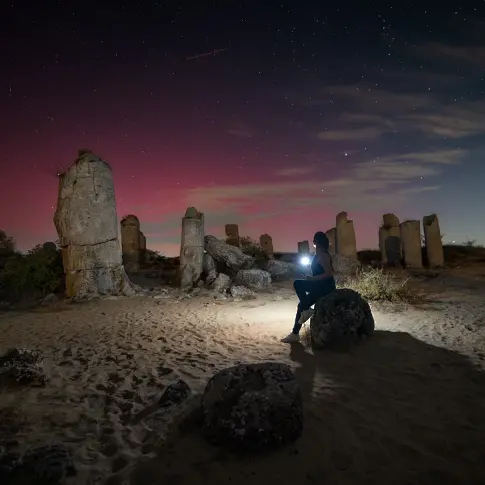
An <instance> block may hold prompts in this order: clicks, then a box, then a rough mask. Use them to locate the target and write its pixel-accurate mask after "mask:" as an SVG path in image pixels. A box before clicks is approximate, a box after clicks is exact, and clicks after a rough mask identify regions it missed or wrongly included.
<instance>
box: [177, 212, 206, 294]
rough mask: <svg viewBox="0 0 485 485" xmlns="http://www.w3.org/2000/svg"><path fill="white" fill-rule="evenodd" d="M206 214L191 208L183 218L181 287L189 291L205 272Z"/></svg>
mask: <svg viewBox="0 0 485 485" xmlns="http://www.w3.org/2000/svg"><path fill="white" fill-rule="evenodd" d="M203 265H204V214H202V213H201V212H198V211H197V209H196V208H195V207H189V208H188V209H187V210H186V211H185V217H183V218H182V240H181V245H180V287H181V288H182V289H189V288H192V287H194V286H195V285H196V284H197V282H198V281H199V279H200V277H201V275H202V272H203V270H204V266H203Z"/></svg>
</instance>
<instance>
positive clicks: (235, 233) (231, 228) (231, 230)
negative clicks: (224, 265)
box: [225, 224, 241, 247]
mask: <svg viewBox="0 0 485 485" xmlns="http://www.w3.org/2000/svg"><path fill="white" fill-rule="evenodd" d="M225 229H226V243H227V244H230V245H231V246H236V247H239V246H240V245H241V243H240V240H239V226H238V225H237V224H226V227H225Z"/></svg>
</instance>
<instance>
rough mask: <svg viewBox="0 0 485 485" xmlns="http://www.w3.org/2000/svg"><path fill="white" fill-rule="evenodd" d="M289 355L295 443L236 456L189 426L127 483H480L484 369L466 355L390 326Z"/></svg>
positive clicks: (297, 348)
mask: <svg viewBox="0 0 485 485" xmlns="http://www.w3.org/2000/svg"><path fill="white" fill-rule="evenodd" d="M289 357H290V359H291V360H293V361H294V362H295V363H296V364H297V366H298V368H297V369H296V376H297V379H298V381H299V382H300V384H301V387H302V392H303V396H304V403H305V429H304V432H303V435H302V437H301V438H300V439H299V440H298V441H297V442H296V443H295V444H294V445H293V446H289V447H287V448H285V449H283V450H280V451H277V452H274V453H271V454H268V455H256V456H235V455H232V454H230V453H226V452H225V451H223V450H218V449H216V448H213V447H211V446H209V445H208V444H206V443H205V442H204V441H203V439H202V438H201V436H200V434H199V432H198V431H197V430H194V431H191V432H188V433H186V434H182V435H180V436H178V437H177V439H175V440H174V441H173V442H172V443H170V444H167V445H165V446H164V447H163V448H161V449H160V450H158V456H157V457H156V458H153V459H149V460H148V461H146V462H145V463H141V464H140V465H138V467H137V468H136V469H135V470H134V471H133V473H132V476H131V480H130V483H132V484H135V483H136V484H137V485H149V484H150V485H155V484H162V483H177V484H178V485H185V484H190V485H194V484H198V483H200V484H202V483H203V482H206V481H207V482H208V483H211V485H219V484H221V485H222V484H224V485H226V484H235V485H243V484H244V485H249V484H250V485H263V484H264V485H268V484H273V483H274V484H278V485H285V484H291V485H296V484H298V485H302V484H323V483H328V484H332V485H333V484H335V485H337V484H349V485H350V484H352V485H355V484H359V485H360V484H373V485H380V484H383V485H384V484H385V485H390V484H392V485H401V484H402V485H404V484H406V485H411V484H419V485H427V484H440V485H445V484H450V485H451V484H453V485H458V484H467V485H475V484H476V485H479V484H483V483H485V468H484V466H483V465H482V460H483V457H485V438H484V437H485V373H483V372H482V371H480V370H479V369H477V368H476V367H474V366H473V365H472V364H471V363H470V362H469V361H468V360H467V358H466V357H463V356H461V355H459V354H457V353H453V352H450V351H448V350H445V349H443V348H438V347H434V346H431V345H428V344H426V343H423V342H421V341H419V340H417V339H415V338H413V337H412V336H411V335H410V334H407V333H403V332H387V331H376V332H375V335H374V336H373V337H372V338H371V339H368V340H367V341H363V342H361V343H360V344H358V345H355V346H353V347H351V348H350V349H348V350H347V351H345V352H335V351H334V352H331V351H327V352H317V353H315V354H313V353H312V352H311V351H309V350H308V349H306V348H305V347H304V346H303V345H301V344H294V345H292V347H291V350H290V356H289ZM113 478H114V477H113ZM113 483H119V482H113Z"/></svg>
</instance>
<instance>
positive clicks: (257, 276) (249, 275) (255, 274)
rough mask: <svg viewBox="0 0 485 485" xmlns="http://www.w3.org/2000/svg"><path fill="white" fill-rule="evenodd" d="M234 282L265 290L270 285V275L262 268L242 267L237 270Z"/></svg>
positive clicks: (253, 288)
mask: <svg viewBox="0 0 485 485" xmlns="http://www.w3.org/2000/svg"><path fill="white" fill-rule="evenodd" d="M234 283H235V284H236V285H241V286H246V287H247V288H250V289H252V290H259V291H261V290H267V289H269V288H270V286H271V275H270V274H269V273H268V272H267V271H264V270H262V269H242V270H240V271H238V272H237V274H236V278H235V279H234Z"/></svg>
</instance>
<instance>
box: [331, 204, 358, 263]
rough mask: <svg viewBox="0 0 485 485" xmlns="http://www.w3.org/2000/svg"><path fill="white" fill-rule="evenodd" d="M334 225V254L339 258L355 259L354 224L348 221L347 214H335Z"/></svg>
mask: <svg viewBox="0 0 485 485" xmlns="http://www.w3.org/2000/svg"><path fill="white" fill-rule="evenodd" d="M336 223H337V224H336V238H335V240H336V249H337V251H336V253H337V254H338V255H340V256H345V257H348V258H352V259H357V244H356V241H355V231H354V222H353V221H352V220H349V219H348V217H347V212H340V213H339V214H337V217H336Z"/></svg>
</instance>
